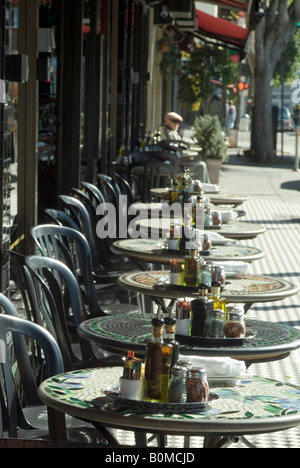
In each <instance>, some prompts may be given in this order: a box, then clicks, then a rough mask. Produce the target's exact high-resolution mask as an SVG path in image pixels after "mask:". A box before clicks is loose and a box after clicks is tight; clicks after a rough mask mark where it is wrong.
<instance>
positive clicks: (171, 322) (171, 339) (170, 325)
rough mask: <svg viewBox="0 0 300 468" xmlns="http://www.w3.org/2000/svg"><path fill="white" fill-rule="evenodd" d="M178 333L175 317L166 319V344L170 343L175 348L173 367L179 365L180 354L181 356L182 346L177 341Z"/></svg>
mask: <svg viewBox="0 0 300 468" xmlns="http://www.w3.org/2000/svg"><path fill="white" fill-rule="evenodd" d="M175 333H176V318H175V317H166V318H165V337H164V341H165V343H169V344H171V345H172V346H173V354H172V361H171V367H173V366H175V365H176V364H177V361H178V358H179V354H180V345H179V343H178V341H176V339H175Z"/></svg>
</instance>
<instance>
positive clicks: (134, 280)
mask: <svg viewBox="0 0 300 468" xmlns="http://www.w3.org/2000/svg"><path fill="white" fill-rule="evenodd" d="M118 284H119V285H120V286H121V287H123V288H124V289H128V290H130V291H135V292H138V293H140V294H145V295H147V296H151V297H160V298H165V299H178V298H180V297H191V298H196V297H198V288H197V287H186V286H178V285H171V284H170V282H169V271H145V272H137V271H136V272H131V273H126V274H124V275H121V276H120V277H119V279H118ZM298 292H299V287H298V286H296V285H294V284H293V283H291V282H289V281H286V280H284V279H282V278H280V277H277V276H267V275H238V276H235V277H233V278H229V279H227V281H226V285H225V287H224V290H223V292H222V296H223V297H224V298H225V299H226V301H227V302H235V303H242V302H243V303H247V304H253V303H255V302H269V301H270V302H271V301H280V300H283V299H285V298H287V297H290V296H293V295H295V294H297V293H298Z"/></svg>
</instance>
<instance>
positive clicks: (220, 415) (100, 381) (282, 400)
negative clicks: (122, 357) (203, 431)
mask: <svg viewBox="0 0 300 468" xmlns="http://www.w3.org/2000/svg"><path fill="white" fill-rule="evenodd" d="M121 372H122V369H121V368H107V369H105V368H104V369H103V368H102V369H89V370H86V369H85V370H82V371H76V372H71V373H66V374H62V375H60V376H56V377H54V378H52V379H51V378H50V379H48V380H47V382H46V385H45V390H46V392H47V393H48V394H49V395H50V396H51V397H53V398H55V399H59V400H61V401H63V402H64V403H66V404H68V405H72V406H79V407H84V408H91V407H93V403H92V400H93V399H95V398H98V397H100V396H103V397H104V395H103V393H102V392H101V389H102V388H105V387H107V386H110V385H116V384H118V380H119V377H120V375H121ZM227 385H228V386H222V387H221V386H220V387H219V386H216V387H211V389H212V391H213V392H214V393H216V394H218V396H219V399H218V400H214V401H212V402H209V407H208V409H207V410H206V411H202V412H199V413H192V414H180V415H178V414H171V415H170V414H168V415H166V414H165V415H164V414H151V415H147V414H145V415H143V417H145V418H147V417H151V418H171V419H196V420H201V419H210V420H219V419H227V420H228V419H233V420H249V419H252V418H255V419H260V418H276V417H282V416H290V415H297V414H300V388H299V387H297V386H295V385H292V384H288V383H280V382H277V381H274V380H271V379H265V378H262V377H249V378H244V379H241V380H238V381H236V382H235V383H234V384H233V383H230V384H229V383H228V384H227ZM229 385H230V386H229ZM104 398H107V402H109V401H110V400H109V398H108V397H104ZM104 401H105V400H104ZM131 413H132V410H131Z"/></svg>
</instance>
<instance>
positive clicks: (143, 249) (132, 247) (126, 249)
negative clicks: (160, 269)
mask: <svg viewBox="0 0 300 468" xmlns="http://www.w3.org/2000/svg"><path fill="white" fill-rule="evenodd" d="M114 247H115V248H116V249H117V250H119V251H120V252H122V253H123V254H125V255H126V254H127V255H129V256H133V257H137V258H140V259H142V260H146V261H149V262H151V261H153V262H161V263H169V262H170V260H171V259H172V258H179V259H180V258H181V259H183V258H184V256H183V255H182V254H180V252H177V251H176V250H174V251H169V250H167V249H166V246H165V242H164V241H159V239H123V240H119V241H116V242H114ZM263 257H264V253H263V252H262V251H261V250H260V249H258V248H257V247H252V246H247V245H239V244H229V245H216V246H213V247H212V250H211V255H209V256H208V257H206V261H209V262H220V261H232V260H234V261H244V262H252V261H254V260H259V259H261V258H263Z"/></svg>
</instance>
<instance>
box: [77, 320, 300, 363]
mask: <svg viewBox="0 0 300 468" xmlns="http://www.w3.org/2000/svg"><path fill="white" fill-rule="evenodd" d="M151 318H152V316H151V315H150V316H149V315H148V314H129V315H126V316H124V315H117V316H107V317H99V318H95V319H90V320H87V321H85V322H83V323H82V324H80V326H79V329H78V332H79V334H80V335H81V337H83V338H84V339H86V340H88V341H93V342H95V343H97V344H99V345H101V347H102V348H103V349H105V350H107V351H110V352H113V353H116V352H117V353H119V354H124V355H126V353H127V351H133V352H135V353H137V354H139V355H144V352H145V346H146V343H147V342H148V341H150V340H151V336H152V325H151ZM246 327H247V335H246V339H245V340H240V341H239V343H238V344H237V342H236V341H233V344H232V343H231V342H230V340H225V339H223V340H217V339H214V340H210V339H207V338H200V337H183V336H181V335H176V339H177V340H178V342H179V343H180V353H181V354H185V355H199V356H209V357H224V356H227V357H231V358H234V359H240V360H244V361H245V362H246V363H247V365H251V364H252V363H253V362H256V363H257V362H262V361H264V362H265V361H269V360H275V359H281V358H284V357H286V356H287V355H288V354H289V353H290V352H292V351H295V350H296V349H298V348H299V347H300V332H299V331H298V330H296V329H295V328H293V327H290V326H288V325H284V324H280V323H273V322H265V321H261V320H257V319H246ZM218 341H220V343H221V344H219V343H218ZM226 341H227V343H226Z"/></svg>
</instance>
